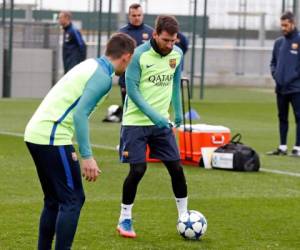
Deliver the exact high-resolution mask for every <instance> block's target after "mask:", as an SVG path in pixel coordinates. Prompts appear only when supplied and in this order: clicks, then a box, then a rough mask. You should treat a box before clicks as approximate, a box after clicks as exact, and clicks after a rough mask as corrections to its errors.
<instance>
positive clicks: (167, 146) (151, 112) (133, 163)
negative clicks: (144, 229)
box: [117, 16, 188, 238]
mask: <svg viewBox="0 0 300 250" xmlns="http://www.w3.org/2000/svg"><path fill="white" fill-rule="evenodd" d="M178 26H179V25H178V22H177V20H176V19H175V18H174V17H172V16H159V17H158V18H157V19H156V25H155V31H154V33H153V38H152V39H151V40H150V41H148V42H146V43H144V44H143V45H141V46H139V47H138V48H136V49H135V52H134V55H133V58H132V61H131V63H130V64H129V66H128V68H127V70H126V87H127V96H126V99H125V104H124V113H123V120H122V128H121V139H120V150H119V153H120V158H121V161H122V162H123V163H129V173H128V176H127V177H126V179H125V181H124V184H123V195H122V204H121V213H120V218H119V223H118V226H117V230H118V232H119V233H120V235H122V236H123V237H129V238H135V237H136V233H135V231H134V230H133V227H132V212H131V211H132V207H133V203H134V199H135V196H136V191H137V187H138V184H139V182H140V180H141V179H142V178H143V176H144V174H145V172H146V169H147V164H146V146H147V145H149V148H150V153H151V157H153V158H157V159H160V160H161V161H162V162H163V163H164V165H165V166H166V168H167V170H168V172H169V174H170V177H171V182H172V188H173V193H174V196H175V201H176V205H177V210H178V216H180V215H181V214H183V213H185V212H186V211H187V202H188V198H187V185H186V181H185V176H184V173H183V169H182V166H181V163H180V156H179V152H178V147H177V144H176V140H175V136H174V133H173V131H172V128H171V126H170V117H169V107H170V103H171V102H172V106H173V110H174V114H175V117H174V118H175V119H174V122H175V125H176V126H180V124H181V122H182V107H181V101H180V99H181V98H180V96H181V95H180V93H181V92H180V80H181V79H180V78H181V64H182V51H181V49H180V48H178V47H177V46H174V45H175V42H176V40H177V33H178V29H179V27H178Z"/></svg>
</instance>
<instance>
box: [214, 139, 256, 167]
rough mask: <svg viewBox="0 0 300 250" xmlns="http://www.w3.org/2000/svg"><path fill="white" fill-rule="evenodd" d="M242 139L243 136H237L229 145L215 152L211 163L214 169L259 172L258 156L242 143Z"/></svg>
mask: <svg viewBox="0 0 300 250" xmlns="http://www.w3.org/2000/svg"><path fill="white" fill-rule="evenodd" d="M241 138H242V136H241V134H236V135H235V136H233V138H232V139H231V141H230V142H229V143H228V144H226V145H224V146H221V147H219V148H217V149H216V150H215V151H214V153H213V154H212V161H211V165H212V167H213V168H216V169H231V170H236V171H247V172H251V171H258V170H259V167H260V161H259V156H258V154H257V153H256V152H255V150H253V149H252V148H251V147H249V146H246V145H244V144H243V143H241V142H240V141H241Z"/></svg>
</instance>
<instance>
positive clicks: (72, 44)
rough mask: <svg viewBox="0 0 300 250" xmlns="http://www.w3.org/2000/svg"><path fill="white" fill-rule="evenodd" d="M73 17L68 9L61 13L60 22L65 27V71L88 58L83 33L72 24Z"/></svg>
mask: <svg viewBox="0 0 300 250" xmlns="http://www.w3.org/2000/svg"><path fill="white" fill-rule="evenodd" d="M71 18H72V15H71V13H70V12H68V11H62V12H60V13H59V24H60V25H61V26H62V27H63V29H64V35H63V64H64V71H65V73H67V72H68V71H69V70H70V69H72V68H73V67H74V66H75V65H77V64H78V63H80V62H82V61H84V60H85V59H86V45H85V43H84V41H83V39H82V36H81V33H80V32H79V30H78V29H76V28H75V27H74V25H73V24H72V22H71Z"/></svg>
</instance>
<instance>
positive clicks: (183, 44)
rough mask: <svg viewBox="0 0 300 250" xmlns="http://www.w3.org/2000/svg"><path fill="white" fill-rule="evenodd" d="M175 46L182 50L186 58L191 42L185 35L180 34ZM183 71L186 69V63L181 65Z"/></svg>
mask: <svg viewBox="0 0 300 250" xmlns="http://www.w3.org/2000/svg"><path fill="white" fill-rule="evenodd" d="M175 45H176V46H178V47H179V48H180V49H181V50H182V53H183V56H184V55H185V54H186V52H187V51H188V49H189V40H188V38H187V37H186V36H185V35H184V34H183V33H181V32H178V33H177V41H176V43H175ZM182 62H183V61H182ZM183 69H184V63H182V64H181V70H183Z"/></svg>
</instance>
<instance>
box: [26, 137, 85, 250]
mask: <svg viewBox="0 0 300 250" xmlns="http://www.w3.org/2000/svg"><path fill="white" fill-rule="evenodd" d="M27 145H28V148H29V150H30V152H31V154H32V156H33V159H34V161H35V163H36V166H37V170H38V175H39V178H40V181H41V185H42V188H43V192H44V194H45V198H44V209H43V212H42V214H41V219H40V229H39V249H51V244H52V241H53V236H54V232H55V234H56V246H55V249H59V250H64V249H70V248H71V246H72V242H73V238H74V235H75V232H76V228H77V223H78V219H79V214H80V209H81V207H82V205H83V203H84V199H85V197H84V192H83V187H82V182H81V174H80V167H79V163H78V161H77V160H73V157H72V154H74V153H75V150H74V148H73V147H72V146H60V147H57V146H48V145H36V144H31V143H27Z"/></svg>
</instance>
